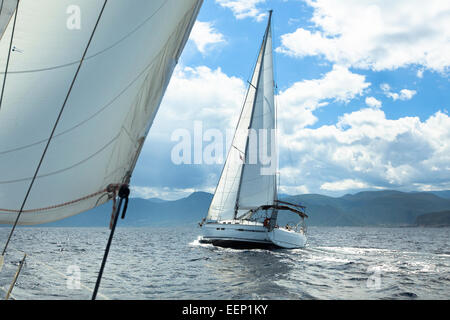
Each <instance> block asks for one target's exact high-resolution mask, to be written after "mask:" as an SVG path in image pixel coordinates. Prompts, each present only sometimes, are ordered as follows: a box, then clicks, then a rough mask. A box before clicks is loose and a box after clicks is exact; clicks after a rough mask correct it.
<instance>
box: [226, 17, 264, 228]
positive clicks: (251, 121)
mask: <svg viewBox="0 0 450 320" xmlns="http://www.w3.org/2000/svg"><path fill="white" fill-rule="evenodd" d="M272 12H273V10H269V21H268V22H267V28H266V32H265V33H264V39H263V43H262V45H261V50H260V54H262V56H261V63H260V66H259V70H258V81H257V84H256V88H255V89H256V90H255V97H254V99H253V106H252V114H251V117H250V124H249V127H248V129H250V128H251V127H252V123H253V114H254V112H255V105H256V100H257V99H256V97H257V95H258V89H259V82H260V79H261V71H263V68H264V56H265V53H266V45H267V37H268V35H269V31H270V26H271V21H272ZM255 71H256V70H255ZM250 85H252V84H250ZM249 139H250V136H249V135H247V142H246V146H245V153H244V163H243V164H242V166H241V174H240V177H239V185H238V190H237V195H236V204H235V206H234V219H236V217H237V214H238V210H239V194H240V191H241V185H242V176H243V171H244V166H245V159H246V157H247V152H248V142H249Z"/></svg>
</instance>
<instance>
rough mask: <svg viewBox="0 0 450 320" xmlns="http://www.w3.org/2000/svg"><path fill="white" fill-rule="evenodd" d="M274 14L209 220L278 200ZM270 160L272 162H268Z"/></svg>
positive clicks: (233, 215) (231, 215) (230, 215)
mask: <svg viewBox="0 0 450 320" xmlns="http://www.w3.org/2000/svg"><path fill="white" fill-rule="evenodd" d="M274 130H275V106H274V80H273V57H272V33H271V15H270V17H269V22H268V25H267V29H266V33H265V35H264V40H263V43H262V45H261V49H260V52H259V55H258V59H257V62H256V66H255V70H254V72H253V76H252V79H251V81H250V83H249V87H248V91H247V96H246V99H245V102H244V106H243V108H242V113H241V116H240V118H239V122H238V125H237V128H236V132H235V135H234V138H233V141H232V145H231V148H230V150H229V152H228V156H227V159H226V162H225V165H224V168H223V170H222V174H221V177H220V180H219V183H218V185H217V188H216V191H215V193H214V197H213V200H212V202H211V205H210V208H209V211H208V216H207V220H225V219H233V218H236V217H239V216H241V215H242V214H245V213H246V212H248V211H249V210H252V209H256V208H258V207H260V206H261V205H271V204H274V200H276V152H274V150H275V148H274V147H275V141H274V140H275V139H274ZM264 158H269V159H270V162H269V161H267V159H264Z"/></svg>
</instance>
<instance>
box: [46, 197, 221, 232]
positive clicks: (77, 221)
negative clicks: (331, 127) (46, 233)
mask: <svg viewBox="0 0 450 320" xmlns="http://www.w3.org/2000/svg"><path fill="white" fill-rule="evenodd" d="M211 199H212V194H210V193H206V192H194V193H192V194H191V195H190V196H188V197H187V198H183V199H179V200H175V201H165V200H161V199H158V200H159V201H158V200H157V201H155V200H154V199H149V200H145V199H140V198H130V200H129V203H128V209H127V213H126V216H125V219H124V220H121V219H119V221H118V224H117V225H118V226H123V227H146V226H157V227H164V226H180V225H186V224H192V225H195V224H196V223H197V222H200V221H201V219H203V218H204V217H205V216H206V213H207V211H208V208H209V204H210V202H211ZM111 212H112V204H111V202H109V203H105V204H103V205H101V206H99V207H97V208H94V209H92V210H89V211H86V212H83V213H80V214H78V215H75V216H73V217H70V218H67V219H64V220H60V221H56V222H52V223H47V224H44V225H40V226H41V227H104V226H108V225H109V222H110V220H111Z"/></svg>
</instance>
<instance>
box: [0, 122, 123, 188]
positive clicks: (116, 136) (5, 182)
mask: <svg viewBox="0 0 450 320" xmlns="http://www.w3.org/2000/svg"><path fill="white" fill-rule="evenodd" d="M121 132H122V130H121V131H120V132H119V133H118V134H116V135H115V136H114V138H113V139H112V140H111V141H109V142H108V143H107V144H106V145H104V146H103V147H101V148H100V149H99V150H97V151H96V152H95V153H93V154H91V155H90V156H89V157H87V158H85V159H83V160H81V161H79V162H77V163H75V164H73V165H71V166H69V167H67V168H64V169H60V170H57V171H53V172H50V173H46V174H42V175H39V176H36V179H39V178H44V177H48V176H52V175H55V174H58V173H61V172H64V171H68V170H71V169H73V168H75V167H78V166H79V165H81V164H83V163H85V162H86V161H88V160H90V159H92V158H94V157H95V156H96V155H98V154H100V153H101V152H102V151H104V150H105V149H106V148H108V147H109V146H110V145H111V144H112V143H113V142H114V141H116V140H117V139H118V138H119V136H120V133H121ZM32 178H33V177H27V178H21V179H16V180H6V181H0V184H9V183H16V182H21V181H27V180H30V179H32Z"/></svg>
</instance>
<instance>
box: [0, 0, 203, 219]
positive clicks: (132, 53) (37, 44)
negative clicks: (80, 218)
mask: <svg viewBox="0 0 450 320" xmlns="http://www.w3.org/2000/svg"><path fill="white" fill-rule="evenodd" d="M13 2H14V3H15V1H6V0H5V5H6V4H7V3H8V4H9V6H8V8H11V7H12V3H13ZM201 3H202V0H183V1H178V0H152V1H148V0H134V1H132V2H131V1H123V0H110V1H108V2H107V4H106V6H105V9H104V12H103V14H102V17H101V19H100V20H99V23H98V26H97V28H96V29H95V30H96V31H95V34H94V35H93V38H92V42H91V43H90V46H89V49H88V51H87V53H86V57H85V59H84V61H83V64H82V65H81V68H80V71H79V73H78V75H77V78H76V81H75V83H74V86H73V89H72V91H71V93H70V96H69V98H68V100H67V104H66V106H65V109H64V113H63V114H62V116H61V119H60V121H59V123H58V125H57V127H56V131H55V134H54V136H53V139H52V140H51V143H50V144H49V148H48V150H47V152H46V155H45V158H44V160H43V163H42V166H41V168H40V171H39V173H38V175H37V177H36V180H35V182H34V185H33V187H32V190H31V193H30V195H29V197H28V200H27V202H26V205H25V207H24V210H23V212H22V215H21V217H20V220H19V224H23V225H27V224H39V223H46V222H51V221H55V220H59V219H63V218H66V217H69V216H72V215H75V214H77V213H80V212H83V211H86V210H89V209H91V208H93V207H95V206H98V205H101V204H103V203H105V202H106V201H108V200H109V199H110V197H111V192H110V191H111V189H110V188H109V186H112V185H117V184H121V183H127V181H128V180H129V178H130V176H131V173H132V171H133V169H134V165H135V164H136V160H137V157H138V155H139V153H140V150H141V148H142V144H143V142H144V139H145V137H146V136H147V133H148V131H149V129H150V127H151V124H152V122H153V119H154V117H155V115H156V112H157V110H158V107H159V105H160V103H161V100H162V97H163V94H164V92H165V89H166V87H167V85H168V83H169V79H170V77H171V74H172V72H173V69H174V67H175V65H176V63H177V61H178V58H179V56H180V54H181V51H182V49H183V47H184V45H185V43H186V41H187V39H188V36H189V34H190V31H191V29H192V26H193V24H194V22H195V19H196V16H197V14H198V11H199V9H200V6H201ZM103 4H104V1H103V0H98V1H97V0H78V1H75V2H74V1H73V0H58V1H55V0H40V1H35V0H21V1H20V4H19V9H18V15H17V21H16V26H15V32H14V36H13V42H12V43H13V45H14V48H16V50H15V51H14V52H12V53H11V57H10V61H9V67H8V72H7V77H6V82H5V86H4V92H3V101H2V103H1V105H0V223H14V221H15V219H16V217H17V214H18V211H19V210H18V209H19V208H20V207H21V204H22V201H23V199H24V196H25V193H26V192H27V189H28V187H29V186H30V182H31V180H32V177H33V174H34V171H35V170H36V167H37V165H38V162H39V160H40V157H41V155H42V153H43V151H44V148H45V145H46V144H47V142H48V139H49V136H50V133H51V131H52V127H53V126H54V124H55V120H56V119H57V116H58V112H59V110H60V108H61V105H62V104H63V102H64V99H65V97H66V95H67V92H68V89H69V86H70V84H71V81H72V80H73V77H74V74H75V73H76V70H77V68H78V67H79V65H80V62H81V61H80V59H81V57H82V54H83V51H84V50H85V49H86V44H87V43H88V40H89V38H90V37H91V34H92V31H93V29H94V26H95V24H96V22H97V18H98V16H99V12H100V11H101V9H102V6H103ZM77 14H78V15H79V16H78V17H74V16H73V15H77ZM8 15H9V16H8ZM11 15H12V14H11V11H2V14H1V19H0V28H1V27H3V25H4V24H3V22H4V21H6V22H5V27H6V29H5V31H4V33H3V36H2V38H1V40H0V57H2V59H1V60H0V71H2V72H1V74H0V76H1V78H2V80H1V83H0V87H2V85H3V76H4V72H3V71H4V70H5V66H6V61H5V58H4V57H6V56H8V52H9V50H10V40H11V36H12V34H13V30H12V29H13V28H12V23H8V21H11ZM73 19H75V20H73ZM76 19H78V20H76ZM0 31H1V30H0Z"/></svg>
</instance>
